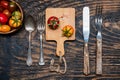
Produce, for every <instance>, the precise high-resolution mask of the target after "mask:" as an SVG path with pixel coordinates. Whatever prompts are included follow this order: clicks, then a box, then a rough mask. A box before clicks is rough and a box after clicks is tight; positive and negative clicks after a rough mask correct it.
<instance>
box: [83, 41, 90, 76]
mask: <svg viewBox="0 0 120 80" xmlns="http://www.w3.org/2000/svg"><path fill="white" fill-rule="evenodd" d="M89 73H90V67H89V52H88V43H86V42H85V43H84V74H85V75H88V74H89Z"/></svg>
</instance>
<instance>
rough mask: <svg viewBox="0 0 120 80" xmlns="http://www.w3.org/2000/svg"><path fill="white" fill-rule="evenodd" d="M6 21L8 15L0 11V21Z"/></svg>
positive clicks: (2, 22) (3, 22)
mask: <svg viewBox="0 0 120 80" xmlns="http://www.w3.org/2000/svg"><path fill="white" fill-rule="evenodd" d="M7 21H8V17H7V16H6V15H5V14H3V13H0V23H1V24H5V23H6V22H7Z"/></svg>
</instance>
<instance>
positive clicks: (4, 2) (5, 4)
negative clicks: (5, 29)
mask: <svg viewBox="0 0 120 80" xmlns="http://www.w3.org/2000/svg"><path fill="white" fill-rule="evenodd" d="M0 4H1V5H2V6H3V7H4V8H6V9H7V8H8V6H9V2H8V1H6V0H2V1H1V2H0Z"/></svg>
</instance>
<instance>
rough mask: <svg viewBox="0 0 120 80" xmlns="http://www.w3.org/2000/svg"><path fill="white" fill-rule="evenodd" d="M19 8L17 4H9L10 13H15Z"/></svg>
mask: <svg viewBox="0 0 120 80" xmlns="http://www.w3.org/2000/svg"><path fill="white" fill-rule="evenodd" d="M16 8H17V5H16V3H15V2H9V11H11V12H13V11H15V10H16Z"/></svg>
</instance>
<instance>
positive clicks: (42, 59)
mask: <svg viewBox="0 0 120 80" xmlns="http://www.w3.org/2000/svg"><path fill="white" fill-rule="evenodd" d="M39 65H45V62H44V56H43V44H42V34H41V33H40V60H39Z"/></svg>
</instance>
